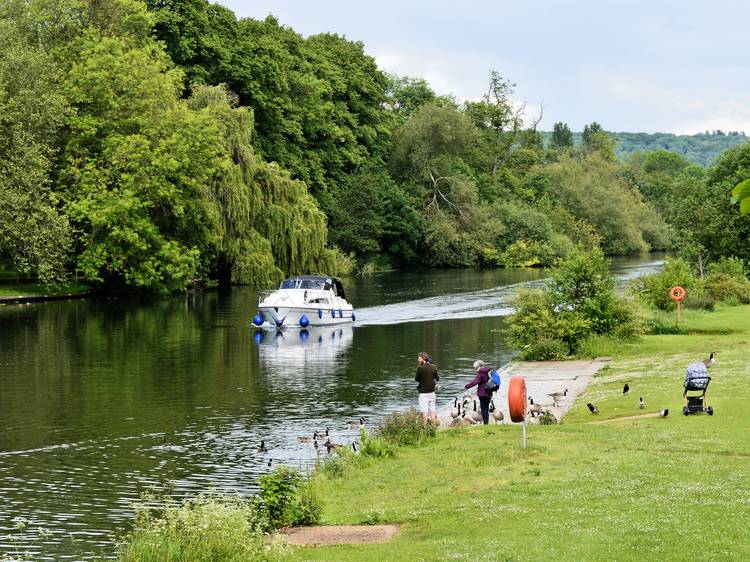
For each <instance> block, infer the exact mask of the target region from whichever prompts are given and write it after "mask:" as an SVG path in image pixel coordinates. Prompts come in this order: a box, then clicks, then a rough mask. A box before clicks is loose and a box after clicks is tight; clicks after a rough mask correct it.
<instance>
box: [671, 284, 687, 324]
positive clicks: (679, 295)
mask: <svg viewBox="0 0 750 562" xmlns="http://www.w3.org/2000/svg"><path fill="white" fill-rule="evenodd" d="M685 295H687V291H686V290H685V289H683V288H682V287H680V286H679V285H675V286H674V287H672V288H671V289H670V290H669V298H670V299H672V300H673V301H674V302H676V303H677V323H678V324H679V323H680V305H681V304H682V299H684V298H685Z"/></svg>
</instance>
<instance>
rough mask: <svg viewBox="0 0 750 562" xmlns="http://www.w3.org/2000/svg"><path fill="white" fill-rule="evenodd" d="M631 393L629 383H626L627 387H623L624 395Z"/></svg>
mask: <svg viewBox="0 0 750 562" xmlns="http://www.w3.org/2000/svg"><path fill="white" fill-rule="evenodd" d="M628 392H630V387H629V386H628V383H625V386H623V387H622V393H623V394H627V393H628Z"/></svg>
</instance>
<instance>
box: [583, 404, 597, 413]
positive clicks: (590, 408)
mask: <svg viewBox="0 0 750 562" xmlns="http://www.w3.org/2000/svg"><path fill="white" fill-rule="evenodd" d="M586 406H588V408H589V411H590V412H591V413H592V414H598V413H599V408H597V407H596V406H594V405H593V404H592V403H591V402H589V403H588V404H586Z"/></svg>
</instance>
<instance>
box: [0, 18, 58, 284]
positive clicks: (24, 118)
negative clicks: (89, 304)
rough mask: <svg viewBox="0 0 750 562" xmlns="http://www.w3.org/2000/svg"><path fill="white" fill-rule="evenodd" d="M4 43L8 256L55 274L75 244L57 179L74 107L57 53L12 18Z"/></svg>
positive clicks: (44, 275)
mask: <svg viewBox="0 0 750 562" xmlns="http://www.w3.org/2000/svg"><path fill="white" fill-rule="evenodd" d="M0 43H2V45H3V48H2V49H0V260H3V258H4V260H3V261H7V262H8V263H9V264H10V265H11V266H12V267H14V268H16V269H18V270H20V271H23V272H33V273H36V274H38V276H39V279H40V280H42V281H47V282H48V281H53V280H56V279H60V278H62V277H63V274H64V268H65V266H66V262H67V259H68V251H69V249H70V245H71V232H70V227H69V223H68V220H67V217H65V216H64V215H62V214H61V213H60V212H59V210H58V206H59V198H58V197H57V196H56V195H55V194H54V193H53V192H52V190H51V181H50V176H51V173H52V168H53V161H54V159H55V157H56V155H57V154H56V153H57V148H58V147H57V138H58V134H59V132H60V130H61V128H62V127H63V125H64V124H65V121H66V119H67V117H68V115H69V107H68V105H67V103H66V101H65V98H64V96H63V95H62V93H61V91H60V79H61V76H60V73H59V71H58V69H57V68H56V67H55V65H54V64H53V61H52V60H51V58H50V57H49V56H48V55H47V54H46V53H45V52H44V51H43V50H42V49H40V48H39V47H34V46H30V45H28V44H26V42H25V41H24V40H23V38H22V37H21V35H20V34H19V32H18V30H17V28H16V26H15V25H14V24H13V23H12V22H10V21H8V20H5V19H0Z"/></svg>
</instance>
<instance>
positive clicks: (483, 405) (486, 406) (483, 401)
mask: <svg viewBox="0 0 750 562" xmlns="http://www.w3.org/2000/svg"><path fill="white" fill-rule="evenodd" d="M491 399H492V398H491V397H490V396H486V397H485V396H480V397H479V409H480V410H481V412H482V421H483V422H484V425H487V424H488V423H490V400H491Z"/></svg>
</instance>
